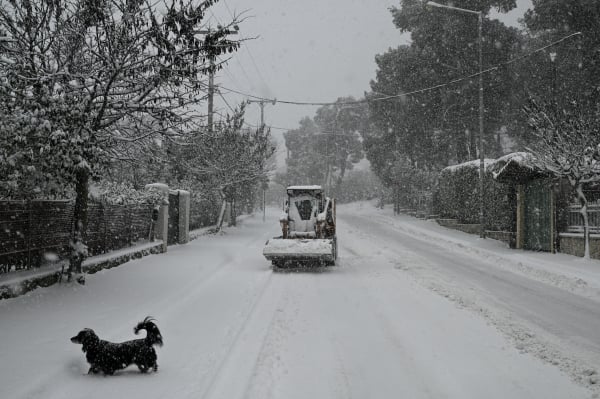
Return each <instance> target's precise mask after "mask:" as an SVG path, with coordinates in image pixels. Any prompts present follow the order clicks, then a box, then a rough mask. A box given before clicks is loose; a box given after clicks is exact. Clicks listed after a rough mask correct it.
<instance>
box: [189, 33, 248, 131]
mask: <svg viewBox="0 0 600 399" xmlns="http://www.w3.org/2000/svg"><path fill="white" fill-rule="evenodd" d="M236 29H237V27H236ZM215 32H216V31H214V30H212V29H207V30H199V31H195V32H194V33H199V34H201V35H211V34H213V33H215ZM224 33H225V34H226V35H237V34H238V31H237V30H229V29H228V30H226V31H225V32H224ZM214 97H215V60H214V59H211V60H210V70H209V73H208V115H207V127H208V132H209V133H212V131H213V116H214Z"/></svg>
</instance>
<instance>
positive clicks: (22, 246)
mask: <svg viewBox="0 0 600 399" xmlns="http://www.w3.org/2000/svg"><path fill="white" fill-rule="evenodd" d="M73 208H74V203H73V202H72V201H0V274H2V273H8V272H11V271H16V270H22V269H31V268H35V267H40V266H42V265H43V264H44V263H46V262H47V261H48V260H49V259H50V260H52V259H53V258H49V257H47V256H46V255H47V254H49V253H53V254H56V255H57V256H58V258H59V259H65V258H67V257H68V254H69V240H70V238H71V230H72V226H73V211H74V209H73ZM151 218H152V207H151V206H150V205H147V206H140V205H103V204H98V203H89V205H88V231H87V240H86V241H87V245H88V250H89V252H90V255H97V254H100V253H104V252H107V251H110V250H114V249H120V248H125V247H127V246H130V245H132V244H134V243H135V242H138V241H140V240H144V239H147V238H148V236H149V233H150V228H151V226H152V221H151Z"/></svg>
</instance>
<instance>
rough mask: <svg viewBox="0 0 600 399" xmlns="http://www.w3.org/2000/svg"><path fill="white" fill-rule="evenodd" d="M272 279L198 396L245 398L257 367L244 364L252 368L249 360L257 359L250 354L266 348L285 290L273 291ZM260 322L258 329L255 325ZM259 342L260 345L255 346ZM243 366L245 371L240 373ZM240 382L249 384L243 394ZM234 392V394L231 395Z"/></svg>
mask: <svg viewBox="0 0 600 399" xmlns="http://www.w3.org/2000/svg"><path fill="white" fill-rule="evenodd" d="M273 277H274V276H273V273H269V275H268V278H267V280H266V282H265V283H264V285H263V286H262V288H261V290H260V293H259V295H258V296H257V297H256V298H255V300H254V301H253V302H252V304H251V306H250V308H249V310H247V311H246V314H245V316H244V318H243V321H242V323H240V326H239V328H238V329H237V330H236V331H235V333H234V334H233V335H232V337H231V339H230V340H229V343H228V345H227V347H226V348H221V352H222V356H221V357H220V358H219V360H218V361H217V362H216V363H215V364H214V366H215V367H214V369H213V372H212V373H211V375H210V377H209V379H208V383H207V384H206V386H205V387H204V388H203V389H202V390H201V391H200V395H199V396H200V397H201V398H202V399H214V398H224V399H233V398H238V397H242V396H243V394H244V391H245V390H246V387H247V385H248V380H249V379H250V376H251V375H252V372H253V370H254V367H255V366H252V367H250V370H248V369H247V367H245V365H244V361H245V364H253V363H254V362H250V363H248V358H250V359H252V358H254V356H253V355H251V353H255V352H256V347H258V352H260V350H261V349H262V348H263V346H264V345H265V343H264V342H265V339H266V337H267V335H268V330H269V329H270V328H271V325H272V323H273V320H274V318H275V313H276V308H277V304H278V303H279V301H280V298H281V295H282V293H283V287H281V286H280V287H275V288H274V287H273ZM265 313H266V314H267V315H268V314H270V318H267V319H268V320H269V322H268V323H267V324H266V326H265V325H264V323H262V322H261V321H264V317H265ZM254 319H256V321H255V320H254ZM257 322H258V324H259V325H258V326H255V325H253V324H256V323H257ZM257 338H258V341H259V342H258V343H257V342H256V340H257ZM240 366H241V367H243V368H244V369H246V370H240ZM240 380H241V381H246V382H245V383H244V384H241V385H243V387H244V388H243V389H242V392H240V389H239V387H240V386H241V385H240V383H239V381H240ZM232 381H235V383H232ZM232 390H233V391H235V392H231V391H232Z"/></svg>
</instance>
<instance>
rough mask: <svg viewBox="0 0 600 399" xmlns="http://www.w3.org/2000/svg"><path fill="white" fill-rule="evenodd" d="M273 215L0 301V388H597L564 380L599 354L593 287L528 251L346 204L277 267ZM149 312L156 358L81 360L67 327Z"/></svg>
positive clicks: (393, 392) (4, 392) (514, 391)
mask: <svg viewBox="0 0 600 399" xmlns="http://www.w3.org/2000/svg"><path fill="white" fill-rule="evenodd" d="M277 215H278V212H277V211H275V210H273V212H272V214H271V215H270V216H271V217H269V218H268V220H267V223H265V224H263V223H262V221H261V218H260V217H250V218H247V219H245V220H244V221H243V223H242V224H241V226H240V227H239V228H236V229H229V230H227V231H226V233H225V234H223V235H217V236H204V237H200V238H199V239H198V240H195V241H193V242H191V243H190V244H187V245H185V246H178V247H170V248H169V252H168V253H166V254H162V255H155V256H151V257H147V258H144V259H140V260H136V261H132V262H130V263H128V264H126V265H122V266H120V267H118V268H115V269H110V270H106V271H103V272H101V273H98V274H95V275H91V276H88V279H87V284H86V285H85V286H79V285H70V286H54V287H50V288H45V289H38V290H35V291H33V292H30V293H29V294H27V295H26V296H23V297H20V298H15V299H10V300H4V301H0V398H44V399H46V398H48V399H55V398H83V397H85V398H90V399H94V398H103V399H104V398H108V397H115V398H121V397H123V398H125V397H127V398H211V399H212V398H215V399H216V398H223V399H235V398H260V399H263V398H285V399H288V398H290V399H293V398H308V397H310V398H401V397H403V398H441V397H444V398H461V399H464V398H481V397H486V398H507V397H510V398H589V397H592V395H593V392H594V391H593V389H591V388H590V386H587V387H586V386H585V385H586V383H585V381H584V378H583V377H581V378H580V380H581V382H580V383H575V382H574V379H578V376H584V375H586V376H587V377H588V378H589V377H594V375H593V374H592V375H591V376H590V375H587V374H586V373H588V374H591V373H592V371H589V372H588V371H586V369H585V368H586V367H594V365H596V364H598V363H597V360H598V358H599V357H598V352H599V351H600V350H599V342H600V341H599V340H598V338H597V336H595V335H594V333H595V332H596V331H599V329H598V327H600V325H599V320H600V317H598V316H599V312H598V310H597V309H598V302H597V301H596V299H595V298H594V292H595V291H594V289H593V287H591V288H590V287H588V288H586V290H585V292H583V293H579V292H577V291H576V290H574V289H573V290H570V289H565V288H561V287H560V286H561V284H559V283H556V284H554V283H548V282H547V281H546V280H551V281H554V280H552V279H548V278H546V277H547V276H546V275H542V276H541V277H540V274H539V273H538V274H535V273H531V274H532V275H531V276H529V275H528V274H527V273H524V272H523V264H522V263H523V262H522V259H521V260H520V261H519V262H521V263H520V264H519V265H520V266H519V272H514V273H513V272H511V271H510V262H507V263H505V264H501V265H494V262H492V261H491V260H490V259H492V258H493V257H492V256H490V255H489V254H487V255H486V256H484V257H482V256H481V253H480V252H477V251H474V250H473V249H472V248H469V247H468V244H464V243H461V244H459V245H458V244H457V245H454V244H452V242H450V241H443V240H439V239H438V238H437V236H436V234H441V233H439V231H441V230H436V229H434V230H432V231H433V232H432V233H429V232H428V231H429V230H428V229H427V225H423V226H425V227H423V226H421V227H420V230H419V229H418V228H417V229H416V228H415V227H414V225H411V224H407V223H403V221H402V217H401V218H397V219H393V220H392V219H391V215H390V214H389V212H387V211H386V212H381V211H378V210H375V209H374V208H373V207H372V206H371V205H369V204H365V205H364V206H354V205H350V206H341V207H340V208H339V211H338V217H339V227H338V231H339V242H340V259H339V266H336V267H333V268H325V269H314V270H304V271H298V272H285V273H283V272H282V273H274V272H273V271H272V270H271V268H270V265H269V264H268V262H267V261H266V260H265V259H264V258H263V257H262V255H261V250H262V246H263V244H264V243H265V241H266V239H267V238H269V237H270V236H272V235H275V234H276V233H277V230H278V222H277ZM421 223H424V222H421ZM407 226H408V227H407ZM415 229H416V230H415ZM442 233H443V231H442ZM461 245H462V248H461ZM500 263H501V262H500ZM568 277H570V275H569V276H567V277H565V278H564V279H560V278H559V279H558V280H557V281H567V282H568V281H570V280H569V278H568ZM567 285H568V284H567ZM146 315H152V316H154V317H155V318H156V319H157V321H158V326H159V327H160V329H161V331H162V333H163V336H164V340H165V346H164V347H163V348H159V349H158V356H159V359H158V362H159V371H158V373H156V374H153V373H150V374H148V375H142V374H140V373H139V372H138V371H137V369H135V368H134V367H132V368H130V369H127V370H125V371H124V372H121V373H118V374H117V375H115V376H113V377H106V378H105V377H101V376H88V375H87V374H86V372H87V364H86V362H85V359H84V355H83V353H81V351H80V348H79V347H78V346H76V345H74V344H72V343H71V342H70V341H69V337H71V336H73V335H74V334H75V333H76V332H77V331H78V330H80V329H81V328H83V327H91V328H93V329H94V330H96V332H97V333H98V334H99V335H100V336H101V338H104V339H109V340H113V341H121V340H127V339H131V338H132V337H134V336H133V333H132V328H133V326H134V324H135V323H136V322H137V321H139V320H141V319H142V318H143V317H145V316H146ZM545 355H547V356H546V358H544V356H545ZM543 359H546V360H543ZM553 363H555V364H553ZM592 388H593V387H592Z"/></svg>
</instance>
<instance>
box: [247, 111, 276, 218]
mask: <svg viewBox="0 0 600 399" xmlns="http://www.w3.org/2000/svg"><path fill="white" fill-rule="evenodd" d="M247 102H248V104H251V103H257V104H258V105H259V107H260V128H261V129H264V128H265V104H266V103H271V104H273V105H275V104H276V103H277V100H265V99H261V100H248V101H247ZM262 197H263V203H262V208H263V222H264V221H265V220H266V213H267V210H266V206H267V203H266V202H267V201H266V197H267V189H266V187H264V186H263V195H262Z"/></svg>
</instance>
